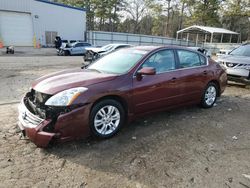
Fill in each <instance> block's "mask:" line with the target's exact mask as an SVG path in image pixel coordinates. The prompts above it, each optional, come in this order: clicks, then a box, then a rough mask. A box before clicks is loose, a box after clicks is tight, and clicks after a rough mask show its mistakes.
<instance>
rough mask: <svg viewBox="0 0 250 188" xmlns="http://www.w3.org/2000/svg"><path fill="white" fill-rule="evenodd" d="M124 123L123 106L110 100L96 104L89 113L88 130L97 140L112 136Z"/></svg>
mask: <svg viewBox="0 0 250 188" xmlns="http://www.w3.org/2000/svg"><path fill="white" fill-rule="evenodd" d="M110 112H111V113H110ZM112 119H113V120H112ZM124 122H125V111H124V108H123V106H122V105H121V104H120V103H119V102H117V101H115V100H112V99H106V100H103V101H101V102H99V103H97V104H96V105H94V107H93V108H92V110H91V113H90V130H91V132H92V134H93V135H94V136H96V137H99V138H110V137H112V136H114V135H115V134H117V133H118V131H119V130H120V128H121V127H122V126H123V124H124Z"/></svg>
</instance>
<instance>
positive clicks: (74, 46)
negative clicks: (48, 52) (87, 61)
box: [57, 42, 91, 56]
mask: <svg viewBox="0 0 250 188" xmlns="http://www.w3.org/2000/svg"><path fill="white" fill-rule="evenodd" d="M90 46H91V44H89V43H87V42H73V43H68V44H66V45H65V46H62V47H61V48H60V49H59V50H57V54H58V55H65V56H68V55H85V53H86V51H87V50H86V48H87V47H90Z"/></svg>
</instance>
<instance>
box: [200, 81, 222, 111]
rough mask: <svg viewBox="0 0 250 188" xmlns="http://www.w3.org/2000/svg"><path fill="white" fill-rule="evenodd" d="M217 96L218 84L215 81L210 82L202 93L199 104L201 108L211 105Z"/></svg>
mask: <svg viewBox="0 0 250 188" xmlns="http://www.w3.org/2000/svg"><path fill="white" fill-rule="evenodd" d="M217 96H218V86H217V85H216V84H215V83H213V82H210V83H209V84H208V85H207V87H206V89H205V91H204V93H203V96H202V100H201V106H202V107H203V108H211V107H213V105H214V103H215V102H216V99H217Z"/></svg>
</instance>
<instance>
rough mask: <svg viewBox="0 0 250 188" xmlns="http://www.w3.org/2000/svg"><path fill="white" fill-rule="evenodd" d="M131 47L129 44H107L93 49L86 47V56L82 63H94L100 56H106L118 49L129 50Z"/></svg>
mask: <svg viewBox="0 0 250 188" xmlns="http://www.w3.org/2000/svg"><path fill="white" fill-rule="evenodd" d="M129 47H132V45H130V44H108V45H106V46H103V47H99V48H94V47H88V48H86V50H87V52H86V55H85V56H84V61H90V62H91V61H94V60H96V59H98V58H100V57H101V56H104V55H107V54H109V53H111V52H114V51H116V50H118V49H122V48H129Z"/></svg>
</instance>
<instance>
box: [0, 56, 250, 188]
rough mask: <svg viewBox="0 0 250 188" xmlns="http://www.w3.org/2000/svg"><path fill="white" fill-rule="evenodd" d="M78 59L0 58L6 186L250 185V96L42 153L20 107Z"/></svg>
mask: <svg viewBox="0 0 250 188" xmlns="http://www.w3.org/2000/svg"><path fill="white" fill-rule="evenodd" d="M81 63H82V58H81V57H80V56H79V57H56V56H51V57H38V56H33V57H13V56H11V57H7V56H6V57H0V78H1V82H0V88H1V90H0V123H1V126H0V182H1V183H0V187H4V188H8V187H10V188H12V187H18V188H19V187H41V188H44V187H81V188H82V187H91V188H92V187H102V188H105V187H107V188H110V187H135V188H140V187H198V188H200V187H215V188H218V187H226V188H229V187H232V188H233V187H239V188H241V187H242V188H246V187H250V180H249V179H247V178H245V177H243V175H242V174H248V175H250V145H249V144H250V123H249V122H250V115H249V113H250V90H249V89H246V88H244V87H241V86H237V85H230V86H229V87H227V89H226V91H225V93H224V94H223V96H222V97H221V98H220V99H219V100H218V101H217V103H216V104H217V105H216V106H215V107H214V108H212V109H207V110H205V109H201V108H199V107H197V106H192V107H187V108H182V109H177V110H173V111H168V112H161V113H157V114H154V115H151V116H148V117H144V118H141V119H138V120H136V121H135V122H133V123H131V124H129V125H128V126H126V127H124V128H123V129H122V130H121V132H120V133H119V134H118V135H117V136H116V137H114V138H112V139H108V140H94V139H88V140H81V141H75V142H69V143H65V144H61V145H55V146H53V147H52V148H48V149H40V148H37V147H36V146H35V145H34V144H33V143H31V142H30V141H29V140H22V139H20V135H19V133H18V132H17V129H16V122H17V102H18V101H19V100H20V98H21V96H22V95H23V94H24V92H25V91H27V89H28V88H29V85H30V82H31V81H32V80H33V79H35V78H37V77H39V76H41V75H44V74H47V73H50V72H53V71H58V70H61V69H65V68H72V67H80V66H81Z"/></svg>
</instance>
